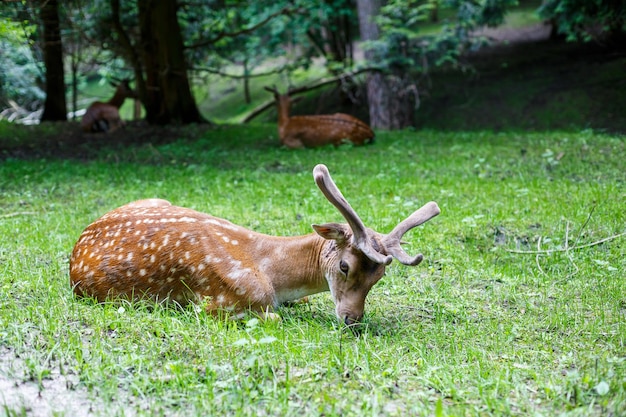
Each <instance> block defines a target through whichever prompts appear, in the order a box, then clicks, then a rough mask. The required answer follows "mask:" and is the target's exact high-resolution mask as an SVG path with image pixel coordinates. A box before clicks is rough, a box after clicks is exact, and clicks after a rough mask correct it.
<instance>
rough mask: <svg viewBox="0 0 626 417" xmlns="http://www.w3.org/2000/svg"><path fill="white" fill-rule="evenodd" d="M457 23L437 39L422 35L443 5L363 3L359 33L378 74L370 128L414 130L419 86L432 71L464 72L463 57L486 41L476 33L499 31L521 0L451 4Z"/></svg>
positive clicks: (371, 86)
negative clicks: (486, 29) (461, 67)
mask: <svg viewBox="0 0 626 417" xmlns="http://www.w3.org/2000/svg"><path fill="white" fill-rule="evenodd" d="M445 4H446V5H447V7H449V8H453V9H454V10H456V18H455V19H454V20H453V21H450V22H449V23H447V24H445V25H444V26H443V29H442V30H441V31H440V32H438V33H436V34H432V35H423V34H421V33H420V26H421V25H422V22H424V21H427V20H428V19H430V18H431V17H432V11H433V9H434V8H441V7H442V5H443V4H442V3H441V2H439V1H434V0H388V1H383V0H358V2H357V5H358V11H359V27H360V30H361V39H362V40H363V41H364V48H365V51H366V53H365V57H366V59H367V61H368V62H367V65H369V66H370V67H373V68H375V69H376V71H375V72H374V73H372V74H371V75H370V76H369V77H368V80H367V90H368V100H369V111H370V124H371V125H372V127H376V128H384V129H400V128H405V127H409V126H412V125H413V120H414V119H413V116H414V111H415V109H416V108H417V106H418V105H419V94H418V92H419V90H418V80H419V79H420V78H422V77H424V76H425V75H427V74H428V71H429V70H430V68H433V67H438V66H444V65H449V66H459V64H460V58H461V57H462V55H463V53H464V52H465V51H467V50H470V49H476V48H478V47H479V46H480V45H481V44H482V39H481V38H478V37H475V36H473V35H472V32H473V31H474V30H475V29H476V28H478V27H480V26H483V25H488V26H496V25H498V24H500V23H501V22H502V21H503V19H504V14H505V11H506V10H507V8H508V7H509V6H511V5H513V4H516V0H490V1H485V2H476V1H471V0H448V1H447V2H446V3H445Z"/></svg>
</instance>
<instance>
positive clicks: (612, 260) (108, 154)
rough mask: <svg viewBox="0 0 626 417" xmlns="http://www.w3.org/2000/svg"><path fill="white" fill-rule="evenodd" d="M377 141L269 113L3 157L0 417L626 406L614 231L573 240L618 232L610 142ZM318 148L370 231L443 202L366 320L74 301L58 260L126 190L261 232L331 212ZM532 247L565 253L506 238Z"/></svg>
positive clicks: (557, 137)
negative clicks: (191, 129) (336, 141)
mask: <svg viewBox="0 0 626 417" xmlns="http://www.w3.org/2000/svg"><path fill="white" fill-rule="evenodd" d="M44 128H46V129H51V128H50V127H44ZM377 140H378V141H377V143H376V144H375V145H373V146H367V147H360V148H353V147H349V146H344V147H340V148H323V149H315V150H302V151H289V150H286V149H283V148H280V147H278V146H277V143H278V141H277V139H276V131H275V126H274V125H273V124H257V125H250V126H237V127H230V126H222V127H219V128H217V129H212V130H207V131H205V132H204V133H202V132H200V133H198V138H197V139H194V140H190V139H187V138H186V135H185V134H184V133H183V134H181V139H179V140H176V141H173V142H163V143H155V144H143V145H141V144H131V145H127V146H124V147H116V146H115V145H113V144H112V145H109V146H104V147H101V148H99V149H96V150H94V151H93V153H92V154H91V156H90V157H89V158H86V159H85V158H83V159H80V160H78V159H72V158H67V159H61V158H57V157H54V156H44V157H39V158H31V159H17V158H5V160H4V161H3V163H2V164H1V165H0V234H1V235H2V236H3V242H2V245H1V246H0V388H2V389H0V391H2V392H6V393H9V394H4V395H5V396H7V397H8V398H4V399H3V397H2V395H3V394H0V401H4V403H5V406H4V407H1V406H0V415H2V414H5V415H10V416H13V415H28V414H30V413H32V414H44V415H46V414H47V415H51V414H52V413H53V412H54V415H73V414H78V415H87V414H89V415H91V414H94V415H150V416H153V415H168V416H169V415H242V416H243V415H303V414H304V415H326V416H329V415H342V416H351V415H359V416H361V415H385V416H387V415H389V416H392V415H416V416H421V415H423V416H431V415H437V416H453V415H454V416H459V415H463V416H484V415H493V416H502V415H511V416H514V415H568V416H569V415H572V416H578V415H580V416H583V415H584V416H589V415H597V416H600V415H615V416H617V415H623V414H624V413H626V356H624V352H625V351H626V349H625V343H626V341H625V336H626V324H625V323H626V320H625V315H626V295H625V294H626V281H624V276H626V261H625V259H626V246H625V237H624V236H622V237H615V238H614V239H612V240H610V241H607V242H605V243H603V244H597V245H594V246H590V247H586V248H582V249H575V247H576V246H580V245H584V244H589V243H594V242H597V241H599V240H601V239H603V238H606V237H611V236H618V235H620V234H623V233H624V232H626V230H625V225H626V214H625V212H624V207H625V206H626V193H625V191H624V184H625V182H626V174H625V173H624V169H623V168H624V165H623V161H624V160H626V142H625V141H624V137H623V136H611V135H607V134H598V133H594V132H592V131H582V132H578V133H572V132H548V133H546V132H543V133H530V134H522V133H510V132H509V133H492V132H484V131H478V132H472V133H459V132H443V133H442V132H436V131H430V130H424V131H402V132H379V134H378V137H377ZM318 162H323V163H325V164H327V165H328V166H329V169H330V171H331V173H332V174H333V177H334V178H335V180H336V182H337V183H338V185H339V187H340V188H341V189H342V191H343V193H344V195H345V196H346V197H347V199H348V200H349V201H350V202H351V203H352V205H353V206H354V207H355V208H356V209H357V211H358V212H359V213H360V215H361V217H362V218H363V220H364V221H365V223H366V224H367V225H368V226H370V227H372V228H374V229H376V230H379V231H381V232H386V231H389V230H390V229H391V228H392V227H393V226H394V225H395V224H396V223H397V222H398V221H399V220H401V219H403V218H404V217H405V216H407V215H408V214H410V213H411V212H412V211H413V210H415V209H416V208H418V207H419V206H421V205H422V204H423V203H425V202H426V201H428V200H436V201H437V202H438V203H439V205H440V207H441V208H442V214H441V215H440V216H438V217H436V218H435V219H433V220H432V221H430V222H429V223H428V224H426V225H424V226H423V227H420V228H419V229H417V230H415V231H413V232H411V233H409V234H408V235H407V236H406V240H407V241H408V242H409V245H408V246H407V248H408V252H409V253H416V252H419V251H421V252H423V253H424V255H425V258H426V260H425V261H424V263H423V264H422V265H420V266H418V267H416V268H409V267H404V266H401V265H397V264H396V263H394V264H392V265H391V266H390V267H389V268H388V270H387V274H386V277H385V278H383V280H381V282H380V283H379V284H377V285H376V286H375V287H374V288H373V290H372V291H371V293H370V295H369V296H368V301H367V305H366V318H365V329H364V331H363V332H362V334H361V335H355V334H353V333H352V332H350V331H346V329H345V328H344V327H343V326H342V325H341V324H339V323H338V322H337V320H336V319H335V317H334V313H333V306H332V301H331V298H330V295H329V294H320V295H318V296H314V297H312V299H311V302H310V303H309V304H302V305H296V306H294V307H289V308H283V309H281V310H280V312H279V313H280V315H281V316H282V320H281V321H279V322H260V321H258V320H257V319H256V318H255V317H254V316H249V317H247V318H246V319H245V320H243V321H242V322H231V321H227V320H219V319H214V318H211V317H207V316H206V315H205V314H204V313H203V312H201V311H198V310H197V309H194V308H188V309H185V310H175V309H168V308H163V307H160V306H155V305H152V304H149V303H133V304H128V303H110V304H104V305H97V304H94V303H92V302H89V301H85V300H78V299H75V298H74V297H73V296H72V292H71V290H70V288H69V284H68V256H69V253H70V251H71V249H72V247H73V245H74V243H75V241H76V239H77V238H78V236H79V235H80V233H81V231H82V229H83V228H84V227H85V226H87V225H88V224H89V223H90V222H91V221H93V220H94V219H96V218H97V217H99V216H100V215H102V214H103V213H105V212H106V211H108V210H110V209H112V208H115V207H117V206H119V205H121V204H124V203H126V202H128V201H131V200H134V199H139V198H145V197H157V196H158V197H163V198H167V199H169V200H171V201H172V202H174V203H175V204H178V205H183V206H187V207H191V208H194V209H197V210H200V211H205V212H210V213H212V214H214V215H217V216H221V217H225V218H227V219H229V220H231V221H233V222H235V223H238V224H241V225H243V226H246V227H248V228H251V229H254V230H257V231H260V232H264V233H268V234H280V235H296V234H303V233H308V232H309V231H310V224H311V223H315V222H323V221H341V217H340V215H339V214H338V213H337V212H336V210H335V209H334V208H333V207H332V206H331V205H330V204H329V203H328V202H327V201H325V200H324V198H323V196H322V195H321V193H320V192H319V190H317V188H316V187H315V185H314V183H313V180H312V177H311V169H312V167H313V166H314V165H315V164H316V163H318ZM538 246H540V249H541V250H558V251H557V252H553V253H541V254H538V255H534V254H519V253H513V252H511V250H523V251H531V250H536V249H537V248H538ZM5 388H6V389H5ZM29 389H30V391H29ZM20 393H21V394H20ZM28 393H32V394H28ZM51 398H54V399H55V400H54V401H52V400H50V399H51ZM63 398H66V399H69V400H68V401H63ZM46 399H48V401H49V403H50V405H49V406H48V408H45V407H43V406H42V403H44V402H45V401H46ZM76 404H78V405H79V410H78V411H77V410H75V409H74V408H73V407H76Z"/></svg>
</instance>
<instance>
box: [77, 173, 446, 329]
mask: <svg viewBox="0 0 626 417" xmlns="http://www.w3.org/2000/svg"><path fill="white" fill-rule="evenodd" d="M313 176H314V178H315V182H316V183H317V185H318V187H319V188H320V189H321V190H322V193H323V194H324V195H325V196H326V198H327V199H328V200H329V201H330V202H331V203H332V204H333V205H334V206H335V207H336V208H337V209H338V210H339V212H340V213H341V214H342V215H343V217H344V218H345V219H346V221H347V222H348V224H339V223H326V224H319V225H317V224H315V225H313V226H312V227H313V229H314V230H315V232H316V233H311V234H308V235H305V236H296V237H275V236H267V235H264V234H260V233H256V232H253V231H250V230H247V229H245V228H243V227H241V226H237V225H235V224H233V223H230V222H228V221H226V220H223V219H220V218H217V217H213V216H210V215H208V214H204V213H199V212H197V211H194V210H191V209H188V208H182V207H176V206H173V205H171V204H170V203H169V202H168V201H165V200H160V199H149V200H140V201H136V202H133V203H130V204H127V205H125V206H122V207H120V208H117V209H115V210H113V211H111V212H109V213H107V214H105V215H104V216H102V217H101V218H100V219H98V220H96V221H95V222H93V223H92V224H91V225H89V226H88V227H87V228H86V229H85V231H83V233H82V235H81V236H80V238H79V240H78V242H77V243H76V246H75V247H74V250H73V252H72V255H71V258H70V282H71V285H72V287H73V289H74V292H75V293H76V294H77V295H80V296H87V297H94V298H96V299H97V300H99V301H105V300H107V299H108V298H109V297H112V298H114V297H123V298H141V297H148V298H151V299H155V300H169V301H173V302H175V303H178V304H180V305H185V304H187V303H188V302H195V303H199V304H201V305H204V306H205V308H206V310H207V312H209V313H211V314H216V313H218V312H220V311H224V312H228V313H229V314H231V317H234V318H240V317H242V316H243V315H244V313H245V310H247V309H250V310H252V311H255V312H259V313H265V314H269V315H272V314H273V313H270V311H271V310H273V309H274V308H275V307H277V306H278V305H280V304H282V303H286V302H288V301H292V300H297V299H299V298H302V297H305V296H308V295H311V294H315V293H319V292H322V291H328V290H330V293H331V295H332V298H333V300H334V302H335V306H336V314H337V316H338V317H339V318H340V319H341V320H342V321H344V322H345V323H346V324H348V325H351V324H354V323H357V322H358V321H359V320H360V319H361V318H362V316H363V311H364V304H365V297H366V296H367V294H368V292H369V291H370V289H371V288H372V286H373V285H374V284H375V283H376V282H378V280H380V278H381V277H382V276H383V274H384V272H385V267H386V266H387V265H389V263H390V262H391V261H392V258H396V259H397V260H398V261H399V262H401V263H402V264H404V265H411V266H415V265H417V264H419V263H420V262H421V261H422V259H423V256H422V255H421V254H419V255H417V256H414V257H411V256H409V255H408V254H407V253H406V252H405V251H404V250H403V249H402V248H401V247H400V244H401V243H402V242H401V239H402V236H403V235H404V234H405V233H406V232H407V231H409V230H410V229H412V228H414V227H416V226H419V225H420V224H422V223H424V222H426V221H428V220H430V219H431V218H432V217H434V216H436V215H438V214H439V207H438V206H437V204H436V203H435V202H430V203H427V204H426V205H424V206H423V207H422V208H420V209H418V210H417V211H415V212H414V213H413V214H412V215H411V216H409V217H408V218H407V219H405V220H404V221H402V222H401V223H400V224H398V225H397V226H396V227H395V228H394V229H393V230H392V231H391V233H389V234H387V235H383V234H380V233H377V232H375V231H374V230H372V229H369V228H367V227H365V226H364V225H363V222H362V221H361V219H360V218H359V216H358V215H357V213H356V212H355V211H354V210H353V209H352V207H351V206H350V205H349V204H348V202H347V201H346V199H345V198H344V197H343V195H342V194H341V192H340V191H339V189H338V188H337V186H336V185H335V183H334V182H333V180H332V179H331V177H330V174H329V172H328V170H327V168H326V167H325V166H324V165H318V166H316V167H315V169H314V170H313Z"/></svg>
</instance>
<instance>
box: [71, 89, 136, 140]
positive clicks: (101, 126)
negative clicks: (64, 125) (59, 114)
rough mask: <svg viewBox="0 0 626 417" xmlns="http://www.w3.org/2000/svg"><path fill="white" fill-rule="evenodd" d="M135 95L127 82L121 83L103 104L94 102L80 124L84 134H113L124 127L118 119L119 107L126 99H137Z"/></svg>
mask: <svg viewBox="0 0 626 417" xmlns="http://www.w3.org/2000/svg"><path fill="white" fill-rule="evenodd" d="M137 97H138V96H137V93H136V92H135V91H134V90H133V89H132V88H130V85H129V80H123V81H121V82H120V83H119V84H118V85H117V86H116V88H115V94H114V95H113V97H112V98H111V99H110V100H109V101H107V102H106V103H103V102H101V101H96V102H94V103H92V104H91V105H90V106H89V107H88V108H87V111H86V112H85V114H84V115H83V118H82V120H81V122H80V127H81V128H82V129H83V131H84V132H109V133H110V132H113V131H115V130H117V129H119V128H120V127H122V126H124V122H123V121H122V119H121V118H120V107H122V104H124V101H125V100H126V99H127V98H137Z"/></svg>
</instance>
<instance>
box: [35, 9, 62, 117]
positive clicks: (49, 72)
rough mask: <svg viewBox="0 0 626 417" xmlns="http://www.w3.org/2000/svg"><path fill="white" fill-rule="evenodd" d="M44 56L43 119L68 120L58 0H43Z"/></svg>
mask: <svg viewBox="0 0 626 417" xmlns="http://www.w3.org/2000/svg"><path fill="white" fill-rule="evenodd" d="M41 23H42V29H43V56H44V64H45V67H46V101H45V104H44V110H43V114H42V115H41V121H56V120H67V105H66V102H65V78H64V71H63V44H62V42H61V30H60V23H59V5H58V3H57V0H42V3H41Z"/></svg>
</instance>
